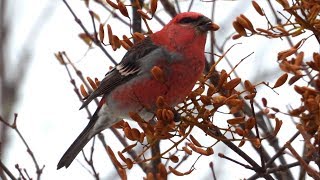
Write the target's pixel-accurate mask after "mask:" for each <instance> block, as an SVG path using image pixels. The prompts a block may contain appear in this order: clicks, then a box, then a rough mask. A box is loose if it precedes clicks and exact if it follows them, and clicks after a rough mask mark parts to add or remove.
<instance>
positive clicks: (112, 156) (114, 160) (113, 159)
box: [106, 146, 122, 169]
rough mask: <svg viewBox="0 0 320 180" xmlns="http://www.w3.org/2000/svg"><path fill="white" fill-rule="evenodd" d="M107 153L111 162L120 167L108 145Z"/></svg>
mask: <svg viewBox="0 0 320 180" xmlns="http://www.w3.org/2000/svg"><path fill="white" fill-rule="evenodd" d="M106 150H107V153H108V155H109V157H110V159H111V161H112V162H113V164H114V165H116V167H118V168H119V169H122V166H121V164H120V162H119V161H118V160H117V158H116V156H115V155H114V153H113V151H112V149H111V148H110V146H107V147H106Z"/></svg>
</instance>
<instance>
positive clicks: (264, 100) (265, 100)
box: [261, 98, 268, 107]
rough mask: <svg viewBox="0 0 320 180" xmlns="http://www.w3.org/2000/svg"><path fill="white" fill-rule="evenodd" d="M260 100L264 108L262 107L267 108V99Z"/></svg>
mask: <svg viewBox="0 0 320 180" xmlns="http://www.w3.org/2000/svg"><path fill="white" fill-rule="evenodd" d="M261 100H262V104H263V106H264V107H267V105H268V101H267V99H266V98H262V99H261Z"/></svg>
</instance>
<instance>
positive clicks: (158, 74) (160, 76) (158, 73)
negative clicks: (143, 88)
mask: <svg viewBox="0 0 320 180" xmlns="http://www.w3.org/2000/svg"><path fill="white" fill-rule="evenodd" d="M151 74H152V76H153V78H154V79H156V80H157V81H159V82H161V83H164V82H165V76H164V72H163V70H162V69H161V68H160V67H159V66H153V68H152V69H151Z"/></svg>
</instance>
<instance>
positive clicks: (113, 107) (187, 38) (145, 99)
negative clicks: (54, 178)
mask: <svg viewBox="0 0 320 180" xmlns="http://www.w3.org/2000/svg"><path fill="white" fill-rule="evenodd" d="M217 29H218V26H217V25H214V24H213V23H212V21H211V20H210V19H209V18H207V17H205V16H204V15H202V14H200V13H195V12H186V13H181V14H178V15H177V16H176V17H174V18H173V19H172V20H171V21H170V22H169V23H168V24H167V25H166V26H164V27H163V29H162V30H160V31H158V32H156V33H154V34H151V35H150V36H149V37H146V38H145V39H144V40H142V41H141V42H139V43H137V44H135V45H134V46H132V48H131V49H129V51H128V52H127V53H126V54H125V56H124V57H123V59H122V61H121V62H120V63H119V64H118V65H116V66H115V67H114V68H113V69H112V70H111V71H109V72H108V73H107V74H106V76H105V78H104V79H103V80H102V81H101V84H100V86H99V87H98V88H97V89H96V90H95V91H94V92H93V93H91V94H90V96H89V97H88V98H87V99H86V100H85V102H84V103H83V105H82V106H81V108H80V109H82V108H83V107H85V106H87V105H88V104H89V103H90V102H91V101H92V100H93V99H94V98H96V97H98V96H102V99H101V101H100V104H99V106H98V108H97V110H96V111H95V113H94V114H93V116H92V118H91V120H90V122H89V124H88V125H87V127H86V128H85V129H84V130H83V131H82V133H81V134H80V135H79V136H78V138H77V139H76V140H75V141H74V142H73V143H72V145H71V146H70V147H69V149H68V150H67V151H66V152H65V154H64V155H63V156H62V158H61V160H60V161H59V163H58V166H57V168H58V169H60V168H62V167H66V168H67V167H68V166H69V165H70V164H71V163H72V161H73V160H74V159H75V157H76V156H77V155H78V154H79V152H80V151H81V150H82V149H83V147H84V146H85V145H86V144H87V143H88V142H89V141H90V139H91V138H92V137H93V136H94V135H96V134H97V133H99V132H101V131H102V130H104V129H106V128H109V127H110V126H112V125H113V124H115V123H116V122H118V121H120V120H122V119H128V118H130V117H129V112H137V113H138V114H139V115H140V116H141V117H142V118H143V119H145V120H149V119H151V118H152V117H153V116H154V113H155V110H156V100H157V98H158V97H159V96H163V97H164V100H165V101H166V102H167V103H168V104H169V105H170V106H172V107H173V106H176V105H177V104H178V103H180V102H182V101H183V100H184V99H185V98H186V96H188V95H189V93H190V92H191V91H192V88H193V87H194V85H195V83H196V81H197V80H198V78H199V77H200V75H201V74H202V72H203V69H204V65H205V56H204V48H205V43H206V37H207V32H208V31H213V30H217ZM154 66H158V67H160V68H161V69H162V70H163V73H164V78H165V81H164V82H160V81H159V80H156V79H155V78H154V76H153V75H152V73H151V72H150V71H151V69H152V68H153V67H154Z"/></svg>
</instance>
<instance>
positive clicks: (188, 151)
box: [182, 146, 192, 155]
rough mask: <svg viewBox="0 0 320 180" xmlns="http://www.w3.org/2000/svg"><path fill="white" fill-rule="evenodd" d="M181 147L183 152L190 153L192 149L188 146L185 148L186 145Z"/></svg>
mask: <svg viewBox="0 0 320 180" xmlns="http://www.w3.org/2000/svg"><path fill="white" fill-rule="evenodd" d="M182 149H183V150H184V152H186V153H187V154H189V155H192V151H191V150H190V149H189V148H187V147H186V146H184V147H182Z"/></svg>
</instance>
